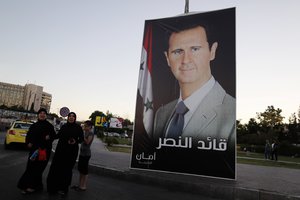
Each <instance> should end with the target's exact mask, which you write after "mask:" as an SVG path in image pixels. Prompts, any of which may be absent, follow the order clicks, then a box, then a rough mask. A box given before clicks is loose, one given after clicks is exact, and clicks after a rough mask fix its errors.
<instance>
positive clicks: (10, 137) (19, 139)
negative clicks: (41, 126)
mask: <svg viewBox="0 0 300 200" xmlns="http://www.w3.org/2000/svg"><path fill="white" fill-rule="evenodd" d="M32 124H33V123H32V122H27V121H15V122H13V123H12V125H11V127H10V128H9V129H8V130H7V133H6V136H5V141H4V146H5V148H6V149H8V148H9V146H10V145H11V144H12V143H25V138H26V134H27V132H28V130H29V127H30V126H31V125H32Z"/></svg>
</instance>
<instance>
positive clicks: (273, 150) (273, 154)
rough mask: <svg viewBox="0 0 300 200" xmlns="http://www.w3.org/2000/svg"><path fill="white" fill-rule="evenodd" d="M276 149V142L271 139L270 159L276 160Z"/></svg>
mask: <svg viewBox="0 0 300 200" xmlns="http://www.w3.org/2000/svg"><path fill="white" fill-rule="evenodd" d="M277 151H278V144H277V142H276V140H273V143H272V160H274V159H275V160H276V161H277V159H278V155H277V153H278V152H277Z"/></svg>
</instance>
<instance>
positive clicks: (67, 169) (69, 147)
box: [47, 112, 83, 195]
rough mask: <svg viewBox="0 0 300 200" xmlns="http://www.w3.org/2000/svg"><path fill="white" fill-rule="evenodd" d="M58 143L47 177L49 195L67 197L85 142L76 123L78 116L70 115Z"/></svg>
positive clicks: (60, 132)
mask: <svg viewBox="0 0 300 200" xmlns="http://www.w3.org/2000/svg"><path fill="white" fill-rule="evenodd" d="M57 138H58V139H59V140H58V143H57V146H56V150H55V154H54V156H53V160H52V164H51V166H50V169H49V173H48V177H47V191H48V193H49V194H54V193H59V194H60V195H66V194H67V193H68V191H69V186H70V184H71V181H72V170H73V167H74V165H75V163H76V158H77V156H78V149H79V146H78V144H79V143H81V142H82V141H83V131H82V128H81V126H80V125H78V124H77V123H76V114H75V113H74V112H70V113H69V114H68V118H67V123H66V124H64V125H63V126H62V127H61V129H60V130H59V132H58V134H57Z"/></svg>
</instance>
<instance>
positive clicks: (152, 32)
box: [131, 8, 236, 179]
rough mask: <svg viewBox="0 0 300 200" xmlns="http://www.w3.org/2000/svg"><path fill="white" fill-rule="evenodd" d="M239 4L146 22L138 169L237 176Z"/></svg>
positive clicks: (136, 125) (137, 127)
mask: <svg viewBox="0 0 300 200" xmlns="http://www.w3.org/2000/svg"><path fill="white" fill-rule="evenodd" d="M235 48H236V44H235V8H229V9H224V10H218V11H212V12H205V13H192V14H188V15H182V16H177V17H171V18H164V19H155V20H146V21H145V29H144V39H143V48H142V55H141V62H140V66H139V81H138V90H137V100H136V113H135V123H134V137H133V148H132V155H131V168H134V169H144V170H155V171H163V172H173V173H183V174H190V175H201V176H208V177H215V178H224V179H235V178H236V125H235V121H236V100H235V96H236V67H235V66H236V57H235V53H236V50H235Z"/></svg>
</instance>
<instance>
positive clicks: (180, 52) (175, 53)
mask: <svg viewBox="0 0 300 200" xmlns="http://www.w3.org/2000/svg"><path fill="white" fill-rule="evenodd" d="M172 53H173V54H174V55H180V54H182V53H183V50H182V49H176V50H174V51H172Z"/></svg>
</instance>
